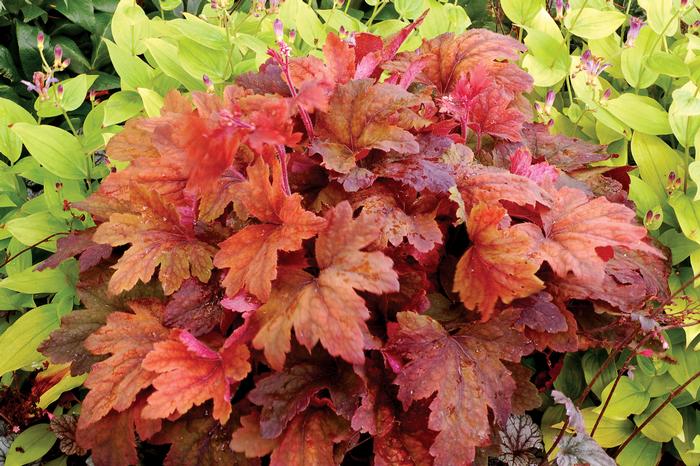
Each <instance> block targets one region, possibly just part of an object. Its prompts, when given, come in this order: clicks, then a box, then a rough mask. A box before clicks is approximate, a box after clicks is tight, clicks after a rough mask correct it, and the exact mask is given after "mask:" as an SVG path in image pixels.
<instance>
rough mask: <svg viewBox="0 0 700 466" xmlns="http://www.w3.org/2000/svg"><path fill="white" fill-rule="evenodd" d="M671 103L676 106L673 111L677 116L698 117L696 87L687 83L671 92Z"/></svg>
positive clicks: (699, 100) (698, 102)
mask: <svg viewBox="0 0 700 466" xmlns="http://www.w3.org/2000/svg"><path fill="white" fill-rule="evenodd" d="M673 103H674V104H676V105H677V107H676V109H675V111H676V113H677V114H678V115H679V116H696V115H700V92H699V91H698V86H696V85H695V84H693V82H692V81H689V82H687V83H686V84H685V85H684V86H683V87H681V88H680V89H676V90H675V91H673Z"/></svg>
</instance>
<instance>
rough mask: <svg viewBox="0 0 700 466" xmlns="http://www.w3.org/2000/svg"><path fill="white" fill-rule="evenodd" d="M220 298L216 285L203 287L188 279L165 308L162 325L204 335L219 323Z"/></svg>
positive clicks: (220, 312)
mask: <svg viewBox="0 0 700 466" xmlns="http://www.w3.org/2000/svg"><path fill="white" fill-rule="evenodd" d="M222 298H223V293H222V292H221V291H220V290H219V287H218V283H217V284H216V285H211V284H209V285H204V284H202V283H200V282H198V281H197V280H193V279H189V280H187V281H186V282H185V283H184V284H183V285H182V287H181V288H180V289H179V290H178V291H177V292H176V293H175V294H174V295H173V296H172V299H171V300H170V301H169V302H168V304H167V306H165V314H164V315H163V323H164V324H165V325H167V326H168V327H171V328H172V327H179V328H183V329H185V330H187V331H189V332H190V333H191V334H192V335H194V336H199V335H204V334H206V333H208V332H210V331H211V330H212V329H214V327H216V326H217V325H218V324H219V323H220V322H221V319H222V317H223V314H224V309H223V307H221V299H222Z"/></svg>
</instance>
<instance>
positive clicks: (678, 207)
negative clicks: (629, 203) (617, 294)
mask: <svg viewBox="0 0 700 466" xmlns="http://www.w3.org/2000/svg"><path fill="white" fill-rule="evenodd" d="M668 203H669V205H670V206H671V207H673V211H674V212H675V213H676V218H677V219H678V223H679V224H680V226H681V231H682V232H683V234H684V235H685V237H686V238H688V239H689V240H692V241H695V242H696V243H698V244H700V202H693V200H692V199H691V198H690V197H688V195H686V194H684V193H682V192H680V191H676V192H675V193H673V195H672V196H671V197H670V198H669V199H668ZM699 367H700V366H699Z"/></svg>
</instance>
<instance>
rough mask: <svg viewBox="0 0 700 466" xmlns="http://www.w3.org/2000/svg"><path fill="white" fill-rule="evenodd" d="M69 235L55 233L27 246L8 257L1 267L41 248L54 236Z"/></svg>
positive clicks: (66, 232)
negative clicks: (33, 249) (31, 250)
mask: <svg viewBox="0 0 700 466" xmlns="http://www.w3.org/2000/svg"><path fill="white" fill-rule="evenodd" d="M69 233H70V232H68V231H60V232H58V233H53V234H51V235H49V236H47V237H46V238H44V239H42V240H40V241H37V242H36V243H34V244H31V245H29V246H27V247H26V248H24V249H22V250H21V251H19V252H17V253H16V254H15V255H13V256H10V257H8V258H7V259H5V261H4V262H3V263H2V264H0V267H4V266H6V265H7V264H9V263H10V262H12V261H13V260H15V259H17V258H18V257H19V256H21V255H22V254H24V253H25V252H27V251H29V250H30V249H32V248H35V247H37V246H39V245H40V244H42V243H45V242H47V241H48V240H50V239H51V238H53V237H54V236H59V235H67V234H69Z"/></svg>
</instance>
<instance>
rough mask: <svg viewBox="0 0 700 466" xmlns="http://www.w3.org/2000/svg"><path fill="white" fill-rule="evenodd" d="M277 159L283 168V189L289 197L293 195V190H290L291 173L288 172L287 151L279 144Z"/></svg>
mask: <svg viewBox="0 0 700 466" xmlns="http://www.w3.org/2000/svg"><path fill="white" fill-rule="evenodd" d="M276 147H277V157H278V158H279V161H280V166H281V167H282V189H283V190H284V192H285V194H286V195H287V196H291V195H292V190H291V189H290V188H289V172H288V171H287V162H288V159H287V151H286V149H285V148H284V146H283V145H282V144H277V146H276Z"/></svg>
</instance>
